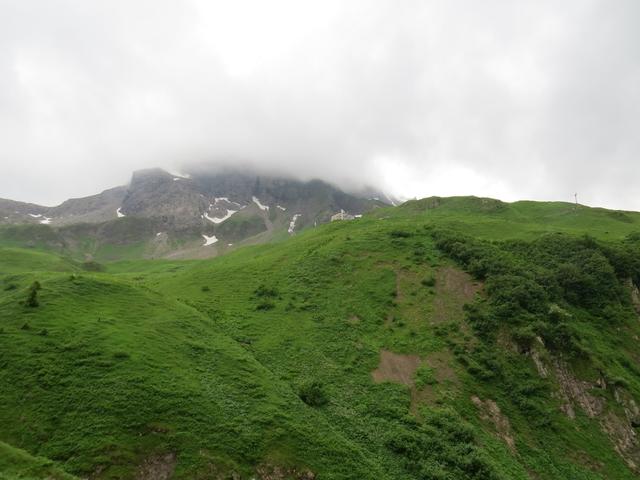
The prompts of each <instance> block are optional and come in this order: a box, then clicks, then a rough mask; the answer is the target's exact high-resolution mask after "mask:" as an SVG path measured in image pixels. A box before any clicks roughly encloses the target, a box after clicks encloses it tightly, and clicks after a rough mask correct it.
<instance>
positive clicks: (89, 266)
mask: <svg viewBox="0 0 640 480" xmlns="http://www.w3.org/2000/svg"><path fill="white" fill-rule="evenodd" d="M81 268H82V269H83V270H86V271H87V272H104V270H105V268H104V265H102V264H100V263H98V262H96V261H94V260H88V261H86V262H83V263H82V265H81Z"/></svg>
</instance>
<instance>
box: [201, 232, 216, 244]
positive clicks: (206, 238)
mask: <svg viewBox="0 0 640 480" xmlns="http://www.w3.org/2000/svg"><path fill="white" fill-rule="evenodd" d="M202 237H203V238H204V245H202V246H203V247H207V246H209V245H213V244H214V243H216V242H217V241H218V239H217V238H216V236H215V235H211V236H210V237H209V236H207V235H204V234H203V235H202Z"/></svg>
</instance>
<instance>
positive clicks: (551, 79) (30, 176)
mask: <svg viewBox="0 0 640 480" xmlns="http://www.w3.org/2000/svg"><path fill="white" fill-rule="evenodd" d="M639 19H640V2H637V1H636V0H612V1H606V2H605V1H604V0H567V1H564V2H556V1H551V0H537V1H533V0H531V1H517V2H513V1H506V0H501V1H498V0H487V1H483V2H477V1H473V0H414V1H411V0H407V1H402V2H392V1H386V0H384V1H370V0H359V1H355V0H354V1H350V2H344V1H337V0H336V1H322V2H306V1H300V0H298V1H294V0H290V1H277V0H276V1H270V2H263V1H258V0H252V1H247V0H244V1H243V0H239V1H234V2H228V1H226V2H222V1H219V2H216V1H206V0H200V1H196V0H193V1H174V2H171V1H160V0H156V1H146V0H145V1H135V2H131V1H117V0H111V1H109V2H86V1H81V0H77V1H72V0H67V1H62V0H58V1H52V0H46V1H45V0H40V1H35V0H32V1H30V0H20V1H17V0H14V1H8V0H0V132H1V134H0V135H1V138H0V162H1V167H2V168H1V172H0V173H1V175H0V197H9V198H15V199H20V200H29V201H35V202H43V203H48V204H51V203H56V202H59V201H61V200H63V199H65V198H67V197H69V196H80V195H87V194H91V193H94V192H96V191H98V190H101V189H104V188H107V187H110V186H113V185H117V184H123V183H125V182H126V181H127V180H128V178H129V175H130V173H131V171H132V170H134V169H138V168H143V167H149V166H163V167H167V168H173V169H179V168H180V165H184V164H189V163H192V162H200V161H209V162H212V163H223V162H242V163H248V164H254V165H258V166H260V167H262V168H268V169H273V170H275V171H280V172H289V173H291V174H293V175H296V176H299V177H302V178H309V177H321V178H324V179H327V180H331V181H336V182H339V183H341V184H345V185H349V184H354V185H355V184H359V183H368V184H374V185H378V186H380V187H383V188H385V189H387V190H389V191H390V192H392V193H395V194H398V195H404V196H425V195H433V194H437V195H449V194H478V195H486V196H494V197H500V198H504V199H507V200H513V199H517V198H535V199H566V200H569V199H571V196H572V194H573V193H574V192H575V191H577V192H578V193H579V194H580V198H581V200H582V201H584V202H585V203H590V204H597V205H605V206H611V207H617V208H629V209H640V188H639V187H638V185H637V182H638V180H637V179H638V178H640V161H639V160H640V158H639V157H640V135H638V125H640V33H639V32H640V31H639V30H638V29H637V28H636V25H637V22H638V20H639Z"/></svg>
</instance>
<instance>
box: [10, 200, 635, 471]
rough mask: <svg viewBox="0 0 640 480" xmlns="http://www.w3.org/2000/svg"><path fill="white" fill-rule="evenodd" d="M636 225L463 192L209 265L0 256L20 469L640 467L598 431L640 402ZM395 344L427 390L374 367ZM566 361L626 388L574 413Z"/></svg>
mask: <svg viewBox="0 0 640 480" xmlns="http://www.w3.org/2000/svg"><path fill="white" fill-rule="evenodd" d="M634 232H640V215H639V214H637V213H630V212H610V211H606V210H601V209H588V208H586V207H579V208H578V209H577V210H576V209H574V207H573V206H572V205H570V204H563V203H534V202H518V203H515V204H503V203H500V202H497V201H493V200H487V199H476V198H467V197H465V198H452V199H425V200H421V201H416V202H409V203H407V204H405V205H403V206H401V207H397V208H388V209H379V210H377V211H375V212H373V213H372V214H369V215H366V216H365V217H363V218H362V219H358V220H355V221H351V222H334V223H332V224H328V225H324V226H321V227H318V228H310V229H308V230H306V231H304V232H302V233H300V234H298V235H296V236H294V237H292V238H289V239H287V240H282V241H278V242H276V243H271V244H267V245H259V246H252V247H245V248H240V249H238V250H236V251H235V252H232V253H230V254H228V255H226V256H222V257H219V258H216V259H213V260H203V261H166V260H136V259H135V258H134V257H135V255H134V254H133V253H131V255H127V256H128V258H129V259H127V260H123V261H118V262H113V263H108V262H107V263H105V264H104V271H102V272H88V271H86V270H83V269H82V266H81V265H80V264H77V263H75V262H72V261H68V260H65V259H63V258H61V257H57V256H55V255H53V254H50V253H43V252H40V251H37V250H33V251H31V250H17V249H8V248H0V259H1V260H2V261H0V275H2V276H1V277H0V281H1V282H3V283H2V284H3V285H5V286H6V287H5V288H4V289H3V290H1V291H0V385H3V388H2V389H0V425H2V428H0V441H2V442H5V444H6V446H5V447H4V450H3V449H0V455H1V456H2V457H3V458H5V460H4V462H0V467H1V468H0V471H3V472H6V473H5V476H7V478H13V477H11V476H10V475H15V474H16V473H15V472H18V471H19V470H17V469H18V466H19V465H20V462H22V460H20V458H23V456H24V455H27V454H26V453H24V455H23V454H22V453H21V454H20V455H17V454H15V455H14V454H11V455H9V453H7V452H9V451H11V452H14V451H17V450H15V449H18V448H19V449H22V450H24V451H25V452H28V454H29V455H33V456H37V457H38V458H41V459H44V458H46V459H48V460H49V461H51V462H53V463H52V464H51V465H52V467H53V466H55V467H56V468H59V469H60V471H65V472H69V473H71V474H75V475H78V476H80V477H87V476H91V478H113V479H115V478H137V477H140V475H141V472H142V471H143V470H144V465H146V464H149V463H150V462H151V463H153V461H154V459H158V458H163V456H167V455H175V459H176V461H175V465H173V463H172V461H168V462H167V463H168V464H170V465H167V468H170V469H173V468H175V472H174V478H185V479H186V478H203V479H204V478H233V477H232V475H233V474H236V475H239V476H240V478H305V476H304V475H306V472H307V471H311V472H314V473H315V474H317V478H319V479H364V478H370V479H407V480H408V479H459V478H460V479H465V478H473V479H484V478H496V479H528V478H539V479H549V480H551V479H558V478H560V479H584V480H587V479H589V480H591V479H605V478H606V479H609V478H611V479H631V478H636V476H635V475H636V473H634V472H633V471H632V470H631V469H630V468H629V467H628V466H627V464H626V463H625V460H624V459H623V458H622V457H621V456H620V455H619V454H618V453H617V452H616V450H615V448H614V445H613V443H612V440H611V438H610V437H609V436H608V435H607V433H606V432H605V431H603V428H601V425H602V424H603V422H606V421H607V420H606V419H607V418H613V417H607V415H611V416H613V415H617V417H616V418H626V417H625V412H624V409H625V407H624V405H623V403H624V402H623V401H622V400H616V398H618V399H620V398H623V397H624V398H635V399H636V400H638V399H640V369H638V367H636V366H635V362H636V361H637V356H634V355H637V354H636V353H635V352H637V340H636V339H637V338H638V336H640V325H639V323H638V318H637V315H636V314H635V313H634V311H633V305H632V303H631V300H630V298H631V297H630V292H629V289H628V277H631V278H636V277H639V278H636V281H638V280H640V268H638V266H637V263H634V262H635V260H633V261H628V260H629V259H636V258H637V259H638V261H640V256H633V255H635V253H636V252H638V250H637V244H636V243H634V242H636V240H634V239H633V238H634V237H633V236H631V237H629V238H630V239H627V240H625V238H627V237H628V236H629V235H630V234H632V233H634ZM549 234H551V235H549ZM585 234H588V235H590V236H591V237H593V238H594V239H596V240H590V239H584V237H583V236H584V235H585ZM625 255H632V256H631V257H627V256H625ZM463 269H465V270H467V271H468V272H469V273H470V274H471V275H474V276H475V277H476V280H475V282H476V283H475V286H473V285H474V283H473V280H472V279H471V276H469V275H467V274H464V273H462V270H463ZM572 269H573V270H572ZM567 272H569V273H567ZM574 279H577V280H575V281H574ZM34 281H38V282H39V284H40V287H41V288H40V289H39V290H37V299H38V304H39V306H37V307H28V306H27V305H26V304H25V300H26V299H27V297H28V295H29V289H30V287H31V286H32V285H33V282H34ZM480 284H483V285H484V288H482V289H481V290H480V293H478V294H476V296H475V298H474V296H473V292H474V291H475V290H471V293H469V291H467V290H465V289H474V288H479V285H480ZM9 285H11V287H9ZM552 286H553V288H552ZM465 302H471V303H473V304H474V305H475V307H474V308H471V309H469V308H468V307H467V308H463V303H465ZM554 309H555V310H554ZM558 312H560V313H558ZM536 337H540V338H541V339H543V340H544V342H545V345H546V347H540V346H539V344H538V343H536V342H537V340H536ZM563 342H564V343H563ZM383 351H384V352H393V354H395V355H417V356H419V357H420V358H421V360H420V362H421V367H420V368H419V369H418V370H417V372H415V373H414V378H415V379H416V380H417V386H416V387H414V388H413V389H411V388H410V387H408V386H407V385H404V384H402V383H401V382H399V381H383V382H379V383H378V382H376V381H374V379H373V377H372V372H374V371H375V370H376V368H377V367H378V366H379V362H380V358H381V352H383ZM531 352H537V353H538V354H539V355H540V357H541V358H542V359H543V361H544V362H545V365H546V366H547V368H548V369H549V370H550V371H551V373H550V374H549V375H548V376H541V375H540V374H539V373H538V371H537V370H536V367H535V364H534V362H533V360H532V353H531ZM400 358H403V357H400ZM406 358H409V357H406ZM554 362H563V364H566V365H568V367H567V368H569V369H570V371H571V372H572V375H574V376H575V377H576V378H579V379H581V380H583V381H585V382H591V383H590V384H595V382H596V380H598V379H599V378H601V377H602V378H605V379H606V384H607V386H606V387H605V388H602V389H601V390H598V389H594V388H590V390H589V395H592V396H594V397H601V398H604V402H605V405H606V407H605V408H604V409H603V411H602V412H599V413H598V415H596V416H595V417H593V418H591V417H589V416H588V415H587V413H586V412H585V411H584V409H583V408H582V407H580V405H578V404H576V405H574V410H575V418H573V419H572V418H569V417H567V415H565V414H564V413H563V412H562V410H561V408H560V407H561V406H562V405H563V403H564V402H563V400H562V397H561V395H560V393H559V392H560V391H561V390H560V388H559V383H558V379H557V378H556V375H555V374H554V373H553V365H554V364H555V363H554ZM472 397H478V398H479V399H480V400H481V401H485V400H491V401H493V402H495V405H498V406H499V408H500V411H501V415H503V417H504V418H506V419H508V425H509V426H508V431H507V433H506V434H505V432H504V431H500V429H499V428H498V427H497V426H496V424H494V422H493V421H492V420H491V417H488V416H487V415H486V414H485V412H484V411H483V410H481V409H480V408H479V407H478V406H477V405H476V404H475V403H474V400H473V399H472ZM412 398H413V400H412ZM574 403H575V402H574ZM627 407H628V404H627ZM501 418H502V417H501ZM505 436H509V437H510V438H512V439H513V441H514V444H513V448H511V447H510V446H509V444H508V443H507V442H506V441H505ZM5 444H0V445H5ZM9 445H11V447H9ZM625 454H626V453H625ZM628 455H634V453H633V452H632V451H630V452H628ZM39 462H45V461H44V460H41V461H39ZM47 465H49V464H47ZM274 472H276V473H274ZM27 473H28V475H31V476H33V477H34V478H46V473H44V472H40V471H38V470H37V469H34V470H29V471H28V472H27ZM278 475H280V476H278ZM17 478H22V477H17ZM54 478H56V477H54ZM61 478H64V477H61Z"/></svg>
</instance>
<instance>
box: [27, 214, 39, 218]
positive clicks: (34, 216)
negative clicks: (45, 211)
mask: <svg viewBox="0 0 640 480" xmlns="http://www.w3.org/2000/svg"><path fill="white" fill-rule="evenodd" d="M28 215H29V216H30V217H33V218H40V217H41V216H42V214H40V213H38V214H35V213H29V214H28Z"/></svg>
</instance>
